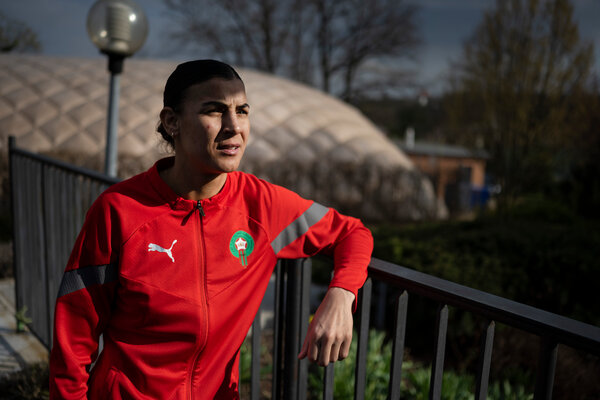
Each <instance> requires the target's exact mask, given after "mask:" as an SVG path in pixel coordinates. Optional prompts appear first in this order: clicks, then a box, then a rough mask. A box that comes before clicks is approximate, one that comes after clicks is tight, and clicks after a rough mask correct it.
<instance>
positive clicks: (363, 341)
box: [354, 278, 372, 400]
mask: <svg viewBox="0 0 600 400" xmlns="http://www.w3.org/2000/svg"><path fill="white" fill-rule="evenodd" d="M371 288H372V280H371V278H367V280H366V282H365V284H364V285H363V287H362V289H361V290H360V291H359V299H358V340H357V342H358V346H357V348H356V370H355V371H354V373H355V380H354V400H363V399H364V398H365V384H366V374H367V350H368V349H367V345H368V343H369V319H370V314H371Z"/></svg>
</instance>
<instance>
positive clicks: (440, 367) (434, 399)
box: [429, 304, 448, 400]
mask: <svg viewBox="0 0 600 400" xmlns="http://www.w3.org/2000/svg"><path fill="white" fill-rule="evenodd" d="M447 330H448V306H447V305H445V304H444V305H440V308H439V309H438V312H437V319H436V329H435V332H436V337H435V343H434V346H433V353H434V355H433V365H432V366H431V380H430V385H429V399H430V400H438V399H440V398H441V396H442V379H443V375H444V356H445V353H446V332H447Z"/></svg>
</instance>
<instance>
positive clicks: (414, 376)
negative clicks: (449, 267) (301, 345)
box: [308, 330, 532, 400]
mask: <svg viewBox="0 0 600 400" xmlns="http://www.w3.org/2000/svg"><path fill="white" fill-rule="evenodd" d="M356 346H357V339H356V335H354V337H353V339H352V345H351V346H350V354H349V356H348V358H347V359H345V360H344V361H340V362H337V363H335V364H334V387H333V393H334V394H333V397H334V398H335V399H352V398H354V382H355V376H354V371H355V366H356ZM367 349H368V350H367V365H366V371H367V376H366V387H365V399H370V400H371V399H372V400H378V399H382V400H385V399H387V398H388V393H389V384H390V377H389V373H390V363H391V357H392V345H391V343H390V342H386V340H385V333H384V332H381V331H376V330H371V331H370V332H369V340H368V345H367ZM323 370H324V369H323V368H321V367H317V366H315V365H311V366H310V368H309V376H308V378H309V381H308V383H309V385H308V388H309V396H308V397H309V398H310V399H319V400H320V399H322V395H323V393H322V388H323ZM430 377H431V368H430V367H423V366H422V365H420V364H419V363H416V362H413V361H411V360H404V362H403V365H402V382H401V385H400V394H401V398H403V399H408V400H425V399H428V398H429V381H430ZM474 392H475V379H474V377H473V376H472V375H469V374H457V373H455V372H452V371H447V372H444V374H443V378H442V399H443V400H471V399H474V398H475V396H474ZM488 392H489V393H488V399H491V400H500V399H505V400H509V399H510V400H530V399H531V398H532V395H531V394H528V393H527V391H526V389H525V388H524V386H523V385H520V384H519V385H516V386H515V385H512V384H511V383H510V382H509V381H508V380H504V381H503V382H502V383H498V382H495V383H493V384H491V385H490V387H489V390H488Z"/></svg>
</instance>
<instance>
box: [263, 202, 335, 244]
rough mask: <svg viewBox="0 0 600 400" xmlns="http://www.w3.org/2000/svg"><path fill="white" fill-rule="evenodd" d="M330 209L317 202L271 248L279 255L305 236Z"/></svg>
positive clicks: (281, 233) (278, 237)
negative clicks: (289, 245) (286, 247)
mask: <svg viewBox="0 0 600 400" xmlns="http://www.w3.org/2000/svg"><path fill="white" fill-rule="evenodd" d="M327 211H329V208H327V207H325V206H322V205H321V204H319V203H317V202H315V203H313V204H312V205H311V206H310V207H309V208H308V210H306V211H304V213H303V214H302V215H300V216H299V217H298V218H296V219H295V220H294V222H292V223H291V224H289V225H288V226H287V227H286V228H285V229H284V230H282V231H281V232H280V233H279V235H277V237H276V238H275V239H274V240H273V241H272V242H271V247H272V248H273V251H274V252H275V254H277V253H279V252H280V251H281V250H282V249H283V248H284V247H285V246H287V245H288V244H290V243H292V242H293V241H294V240H296V239H298V238H299V237H300V236H302V235H304V234H305V233H306V232H308V230H309V229H310V227H311V226H313V225H314V224H316V223H317V222H319V221H320V220H321V218H323V217H324V216H325V214H327Z"/></svg>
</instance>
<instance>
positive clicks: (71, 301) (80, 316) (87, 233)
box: [50, 196, 118, 399]
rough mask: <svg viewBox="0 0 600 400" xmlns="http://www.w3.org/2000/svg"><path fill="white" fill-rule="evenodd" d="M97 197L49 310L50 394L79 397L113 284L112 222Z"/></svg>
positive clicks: (115, 246)
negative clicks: (51, 320) (52, 310)
mask: <svg viewBox="0 0 600 400" xmlns="http://www.w3.org/2000/svg"><path fill="white" fill-rule="evenodd" d="M113 225H114V224H113V223H112V221H111V211H110V208H109V206H108V205H107V204H106V202H104V201H103V196H101V197H100V198H99V199H98V200H97V201H96V202H95V203H94V204H93V205H92V207H91V208H90V210H89V211H88V213H87V216H86V221H85V222H84V225H83V228H82V230H81V232H80V233H79V236H78V237H77V241H76V242H75V246H74V248H73V251H72V252H71V256H70V258H69V261H68V264H67V267H66V269H65V272H64V275H63V278H62V281H61V285H60V289H59V293H58V297H57V300H56V308H55V313H54V336H53V345H52V351H51V354H50V398H51V399H84V398H86V396H87V380H88V372H89V367H90V364H91V363H92V362H93V361H94V360H95V359H96V357H97V355H98V340H99V337H100V334H101V333H102V331H103V330H104V328H105V326H106V323H107V321H108V318H109V316H110V309H111V304H112V299H113V296H114V292H115V288H116V284H117V277H118V272H117V263H118V257H117V251H118V244H116V243H114V242H115V240H114V239H113V236H114V235H111V232H113V229H115V228H116V227H115V226H113Z"/></svg>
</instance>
